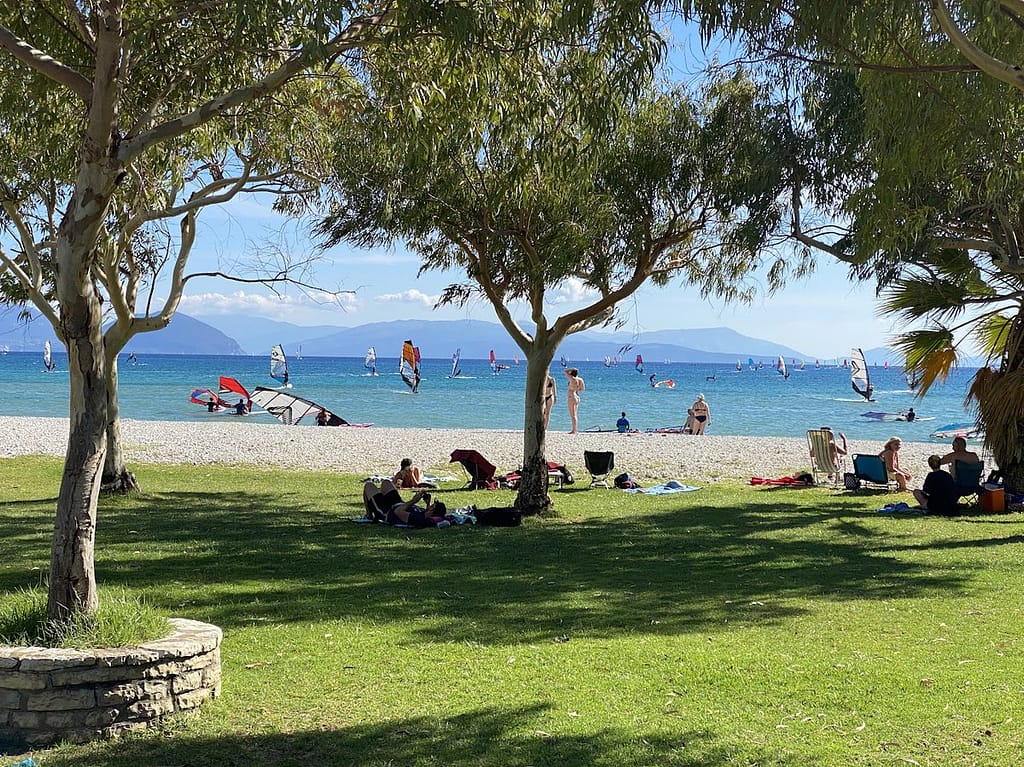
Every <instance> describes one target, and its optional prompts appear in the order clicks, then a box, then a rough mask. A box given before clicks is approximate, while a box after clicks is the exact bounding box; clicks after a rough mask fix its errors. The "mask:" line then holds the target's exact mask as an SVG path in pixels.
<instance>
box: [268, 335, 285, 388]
mask: <svg viewBox="0 0 1024 767" xmlns="http://www.w3.org/2000/svg"><path fill="white" fill-rule="evenodd" d="M270 377H271V378H273V379H274V380H275V381H280V382H281V383H282V384H284V385H285V386H287V385H288V358H287V357H285V356H284V348H283V347H282V346H281V344H274V346H273V348H272V349H271V350H270Z"/></svg>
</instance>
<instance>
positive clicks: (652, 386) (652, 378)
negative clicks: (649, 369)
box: [647, 373, 657, 389]
mask: <svg viewBox="0 0 1024 767" xmlns="http://www.w3.org/2000/svg"><path fill="white" fill-rule="evenodd" d="M656 378H657V377H656V376H655V375H654V373H651V377H650V378H648V379H647V380H648V381H650V382H651V388H652V389H653V388H654V386H655V379H656Z"/></svg>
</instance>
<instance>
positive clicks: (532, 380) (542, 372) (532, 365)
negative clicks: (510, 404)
mask: <svg viewBox="0 0 1024 767" xmlns="http://www.w3.org/2000/svg"><path fill="white" fill-rule="evenodd" d="M524 352H525V354H526V395H525V402H524V408H523V411H524V416H523V472H522V477H521V478H520V480H519V492H518V494H517V495H516V502H515V505H516V508H517V509H519V510H520V511H521V512H523V513H524V514H540V513H542V512H544V511H546V510H548V509H549V508H551V505H552V503H551V496H550V495H548V463H547V456H546V453H545V439H546V435H547V430H546V429H545V428H544V391H545V384H546V383H547V379H548V368H549V367H550V365H551V360H552V359H554V356H555V350H554V347H550V346H541V345H540V344H537V343H534V344H533V345H532V346H530V347H529V348H528V349H524Z"/></svg>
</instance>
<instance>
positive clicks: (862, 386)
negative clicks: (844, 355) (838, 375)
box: [850, 346, 875, 402]
mask: <svg viewBox="0 0 1024 767" xmlns="http://www.w3.org/2000/svg"><path fill="white" fill-rule="evenodd" d="M850 386H852V387H853V390H854V391H855V392H857V394H859V395H860V396H862V397H863V398H864V399H866V400H868V401H869V402H870V401H871V395H872V394H873V393H874V391H875V387H874V386H872V385H871V379H870V378H869V377H868V366H867V363H866V362H865V361H864V352H862V351H861V350H860V347H858V346H855V347H854V348H853V349H851V350H850Z"/></svg>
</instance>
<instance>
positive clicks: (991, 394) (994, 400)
mask: <svg viewBox="0 0 1024 767" xmlns="http://www.w3.org/2000/svg"><path fill="white" fill-rule="evenodd" d="M964 404H965V405H969V406H970V405H973V406H975V407H976V409H977V413H978V421H979V422H980V423H981V424H982V425H984V427H985V444H986V446H987V447H988V448H989V449H990V450H991V451H992V453H993V455H994V456H995V458H996V461H997V462H998V463H999V465H1000V466H1008V465H1012V464H1017V463H1020V462H1021V461H1022V460H1024V442H1022V439H1021V437H1022V434H1021V420H1020V414H1021V413H1024V369H1020V368H1018V369H1016V370H1011V371H1008V372H1003V371H999V370H993V369H992V368H987V367H986V368H981V369H980V370H979V371H978V372H977V373H976V374H975V376H974V381H973V383H972V384H971V388H970V389H969V390H968V392H967V399H966V400H965V402H964Z"/></svg>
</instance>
